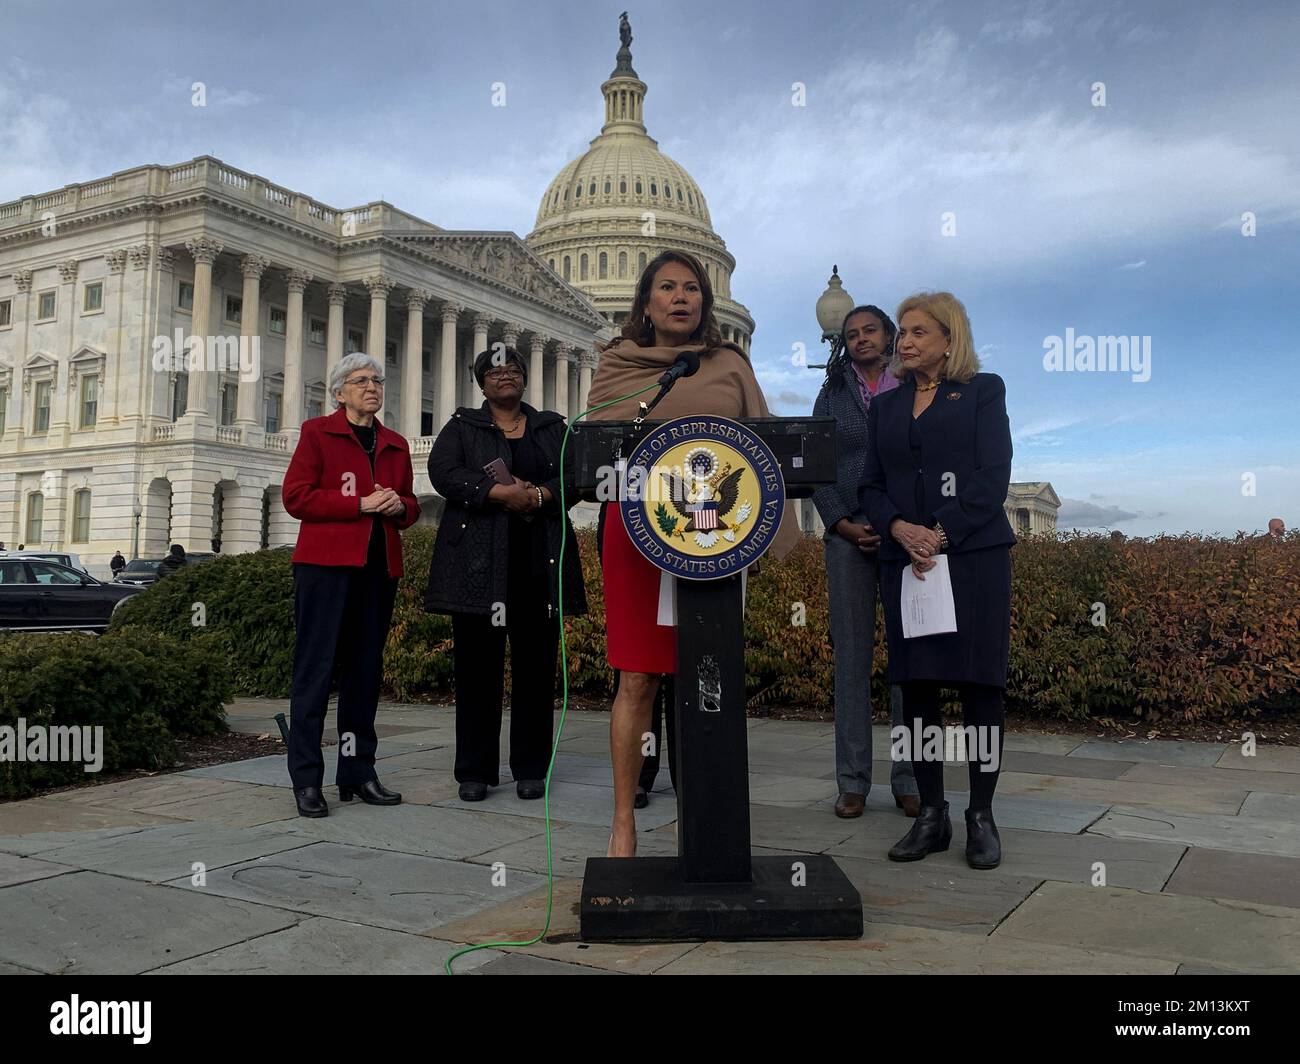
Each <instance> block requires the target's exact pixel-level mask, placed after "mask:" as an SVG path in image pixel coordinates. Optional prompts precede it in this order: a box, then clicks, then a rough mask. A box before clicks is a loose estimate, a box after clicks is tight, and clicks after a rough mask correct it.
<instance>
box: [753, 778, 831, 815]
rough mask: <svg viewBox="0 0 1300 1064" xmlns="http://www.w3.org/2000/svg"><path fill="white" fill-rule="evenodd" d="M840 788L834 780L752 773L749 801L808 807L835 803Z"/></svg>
mask: <svg viewBox="0 0 1300 1064" xmlns="http://www.w3.org/2000/svg"><path fill="white" fill-rule="evenodd" d="M837 794H839V788H838V787H837V786H836V785H835V782H834V780H829V779H809V778H808V777H806V776H782V775H777V774H776V773H774V772H772V771H771V770H763V771H759V772H751V773H750V776H749V800H750V802H751V803H755V802H757V803H761V804H771V805H793V806H799V805H807V804H808V803H809V802H823V801H826V800H828V799H829V800H830V801H832V802H834V800H835V796H836V795H837Z"/></svg>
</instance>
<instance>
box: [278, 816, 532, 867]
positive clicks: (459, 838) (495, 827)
mask: <svg viewBox="0 0 1300 1064" xmlns="http://www.w3.org/2000/svg"><path fill="white" fill-rule="evenodd" d="M485 804H486V803H476V805H469V804H468V803H460V804H459V805H458V806H456V807H450V808H449V807H445V806H430V805H405V804H403V805H394V806H370V805H364V804H362V803H361V802H352V803H349V804H347V805H343V804H338V805H334V806H331V808H330V815H329V816H327V817H320V818H319V819H309V818H307V817H301V818H298V819H297V820H296V821H295V824H294V831H295V833H296V834H298V835H300V836H302V837H304V838H308V839H313V840H317V841H320V842H332V843H340V844H343V845H347V846H361V847H367V846H368V847H371V848H373V849H377V850H391V851H393V852H394V853H409V854H417V855H422V856H425V857H438V858H442V859H445V860H449V861H460V860H464V859H465V858H467V857H473V856H474V855H475V854H479V853H483V852H484V851H486V850H493V849H496V848H497V847H499V846H507V845H509V844H510V843H513V842H519V841H521V840H523V839H529V838H534V837H535V836H537V835H538V834H540V833H541V832H543V831H544V830H545V825H544V824H541V823H539V822H537V821H535V820H531V819H524V818H520V817H502V816H492V815H491V814H490V813H487V812H483V811H481V809H479V808H477V806H478V805H485Z"/></svg>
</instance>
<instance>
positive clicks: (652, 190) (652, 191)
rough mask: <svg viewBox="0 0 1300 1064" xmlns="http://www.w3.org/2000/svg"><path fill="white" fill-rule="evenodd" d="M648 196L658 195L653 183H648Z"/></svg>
mask: <svg viewBox="0 0 1300 1064" xmlns="http://www.w3.org/2000/svg"><path fill="white" fill-rule="evenodd" d="M650 195H652V196H657V195H659V190H658V189H657V188H655V183H654V182H653V181H651V182H650Z"/></svg>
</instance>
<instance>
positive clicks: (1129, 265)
mask: <svg viewBox="0 0 1300 1064" xmlns="http://www.w3.org/2000/svg"><path fill="white" fill-rule="evenodd" d="M1146 264H1147V260H1146V259H1142V260H1141V261H1140V262H1126V263H1124V265H1123V266H1119V267H1116V268H1117V269H1120V270H1140V269H1142V268H1143V267H1144V266H1146Z"/></svg>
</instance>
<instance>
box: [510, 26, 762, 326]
mask: <svg viewBox="0 0 1300 1064" xmlns="http://www.w3.org/2000/svg"><path fill="white" fill-rule="evenodd" d="M630 42H631V30H630V28H626V29H625V31H624V41H623V46H622V47H621V48H620V49H619V52H618V64H617V66H615V68H614V71H613V73H612V74H611V75H610V77H609V80H607V81H606V82H605V83H604V84H603V85H602V86H601V87H600V88H601V92H602V93H603V94H604V97H605V124H604V125H603V126H602V127H601V130H600V136H598V137H596V139H595V140H593V141H592V142H591V147H590V148H588V149H587V151H585V152H584V153H583V154H582V155H580V156H578V158H576V159H574V160H573V161H572V162H570V163H569V164H568V165H567V166H565V167H564V169H563V170H561V171H560V172H559V174H558V175H557V176H556V177H555V180H553V181H552V182H551V183H550V185H549V186H548V187H547V189H546V193H545V195H543V196H542V202H541V205H540V206H539V207H538V209H537V221H536V224H535V226H534V228H533V231H532V232H531V233H529V234H528V236H527V237H526V238H525V239H526V241H527V243H528V245H529V247H531V248H532V249H533V250H534V251H535V252H536V253H537V254H538V255H540V256H541V257H542V258H544V259H545V260H546V261H547V263H548V264H549V265H550V267H551V269H553V270H554V271H555V272H556V273H558V274H559V275H560V276H561V277H563V278H564V279H565V280H566V281H568V282H569V283H570V284H572V285H573V286H574V287H575V288H577V289H579V290H580V291H581V292H583V293H584V294H585V295H587V296H588V297H589V298H590V299H591V300H592V302H593V303H595V304H596V307H597V308H598V309H599V310H600V311H601V313H602V314H604V315H605V317H606V318H608V319H609V321H610V322H612V323H614V324H616V325H618V324H621V323H622V322H623V321H624V320H625V319H626V318H627V313H628V310H629V309H630V308H631V306H632V298H633V296H634V295H635V289H636V282H637V278H638V277H640V275H641V271H642V270H644V269H645V265H646V263H647V262H648V261H650V260H651V259H653V258H654V257H655V256H656V255H658V254H659V253H660V252H661V251H664V250H667V249H669V248H676V249H679V250H682V251H688V252H690V253H691V254H693V255H695V256H696V257H697V258H699V259H700V261H701V262H703V263H704V266H705V269H706V270H707V271H708V273H709V280H710V282H711V283H712V285H713V294H714V301H715V302H714V316H715V317H716V318H717V319H718V324H719V325H720V326H721V327H722V333H723V336H724V337H726V338H727V339H730V340H733V341H735V342H736V343H738V344H740V346H741V347H743V348H744V349H745V350H749V345H750V337H751V336H752V334H753V332H754V320H753V318H751V317H750V315H749V311H748V310H746V309H745V307H744V306H743V305H742V304H740V303H737V302H736V301H735V300H733V299H732V298H731V274H732V272H733V271H734V270H735V268H736V260H735V259H734V258H733V257H732V256H731V254H730V252H728V251H727V245H726V244H725V243H724V242H723V240H722V238H721V237H720V236H718V234H717V233H715V232H714V231H713V223H712V221H711V219H710V218H709V208H708V204H707V203H706V202H705V199H704V194H703V193H702V192H701V191H700V187H699V186H698V185H697V184H696V183H695V181H694V179H693V178H692V177H691V175H690V174H688V173H687V172H686V170H685V169H684V168H683V167H682V165H681V164H680V163H678V162H676V161H675V160H673V159H670V158H669V157H668V156H667V155H665V154H664V153H663V152H661V151H660V150H659V145H658V143H657V142H656V141H655V140H654V138H652V137H651V136H649V134H647V132H646V127H645V122H644V103H645V94H646V85H645V82H643V81H642V80H641V79H640V78H639V77H637V74H636V71H635V70H633V69H632V52H631V49H630V47H629V44H630Z"/></svg>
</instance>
